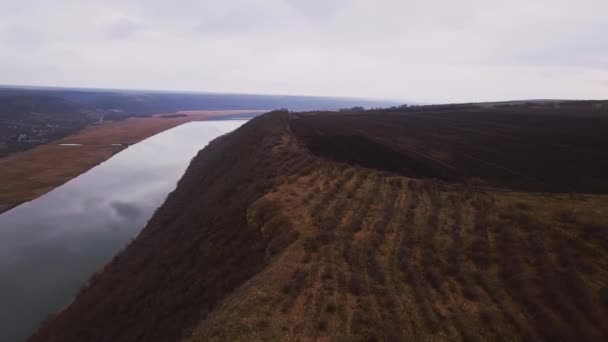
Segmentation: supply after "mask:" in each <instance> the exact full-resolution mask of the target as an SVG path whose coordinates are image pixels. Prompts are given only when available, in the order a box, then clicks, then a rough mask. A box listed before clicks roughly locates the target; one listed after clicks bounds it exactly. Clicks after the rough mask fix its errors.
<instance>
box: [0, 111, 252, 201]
mask: <svg viewBox="0 0 608 342" xmlns="http://www.w3.org/2000/svg"><path fill="white" fill-rule="evenodd" d="M253 112H264V111H253V110H223V111H187V112H180V114H184V115H186V116H183V117H176V118H162V117H160V115H156V116H154V117H148V118H128V119H125V120H121V121H104V122H103V123H101V124H98V125H93V126H89V127H87V128H85V129H84V130H82V131H80V132H78V133H76V134H73V135H70V136H68V137H65V138H63V139H60V140H57V141H53V142H51V143H48V144H46V145H41V146H38V147H35V148H33V149H31V150H28V151H25V152H20V153H16V154H13V155H10V156H8V157H6V158H2V159H0V213H2V212H4V211H7V210H9V209H11V208H13V207H15V206H17V205H19V204H21V203H24V202H27V201H31V200H32V199H34V198H36V197H38V196H40V195H43V194H45V193H47V192H49V191H50V190H52V189H54V188H55V187H57V186H59V185H61V184H63V183H65V182H67V181H69V180H70V179H72V178H75V177H77V176H79V175H80V174H82V173H84V172H86V171H87V170H89V169H90V168H92V167H93V166H95V165H98V164H100V163H101V162H103V161H105V160H107V159H108V158H110V157H111V156H112V155H114V154H116V153H118V152H120V151H121V150H123V149H124V148H126V147H127V146H129V145H132V144H135V143H137V142H139V141H141V140H143V139H146V138H148V137H151V136H153V135H155V134H158V133H160V132H162V131H165V130H167V129H170V128H173V127H176V126H179V125H181V124H183V123H186V122H190V121H198V120H206V119H210V118H213V117H222V116H230V115H238V114H245V113H253ZM60 144H79V145H82V146H69V145H68V146H65V145H64V146H62V145H60Z"/></svg>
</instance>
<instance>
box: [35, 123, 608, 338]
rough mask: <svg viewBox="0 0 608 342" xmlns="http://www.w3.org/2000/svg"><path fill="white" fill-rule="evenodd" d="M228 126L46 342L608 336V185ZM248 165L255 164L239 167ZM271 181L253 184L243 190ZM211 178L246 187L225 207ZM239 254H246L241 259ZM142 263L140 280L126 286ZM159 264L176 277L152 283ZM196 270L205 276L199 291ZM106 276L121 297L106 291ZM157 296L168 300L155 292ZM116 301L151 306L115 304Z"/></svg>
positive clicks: (50, 329) (49, 329) (51, 326)
mask: <svg viewBox="0 0 608 342" xmlns="http://www.w3.org/2000/svg"><path fill="white" fill-rule="evenodd" d="M280 122H282V121H280ZM260 125H261V123H260ZM261 127H263V126H261ZM248 128H252V127H248ZM251 131H253V132H255V131H256V130H253V129H252V130H251ZM237 132H238V131H237ZM229 137H230V139H226V142H225V144H224V142H223V141H217V144H216V146H215V148H211V149H206V150H204V151H203V152H202V153H201V154H199V156H198V157H197V158H196V159H195V161H194V163H193V166H192V167H191V168H190V172H188V173H187V175H189V177H186V179H187V180H188V179H189V178H190V177H192V179H190V180H188V183H183V184H182V185H183V186H181V187H178V191H176V193H177V195H174V196H171V197H170V199H169V200H168V201H167V203H166V204H165V205H164V206H163V208H161V209H160V210H159V212H158V213H157V215H155V218H154V219H153V221H152V223H151V224H150V225H149V226H148V227H147V228H146V230H145V232H146V234H145V235H144V236H143V237H142V236H140V237H139V238H138V239H136V241H135V242H134V246H133V247H130V248H128V249H127V250H126V251H125V253H124V255H122V256H121V257H122V259H121V260H119V261H115V262H113V263H112V266H113V267H115V268H117V269H120V270H122V274H121V275H120V276H119V275H116V276H115V278H114V279H112V278H111V277H110V275H106V276H103V275H102V277H101V278H100V279H98V280H97V281H95V280H93V281H92V282H91V289H92V290H89V291H93V292H90V294H88V295H87V294H85V295H83V296H82V297H81V298H77V299H76V301H75V304H73V305H72V306H71V307H70V308H69V309H68V311H69V312H68V313H62V314H60V315H59V316H58V318H55V319H54V320H52V321H51V322H49V323H48V325H47V326H46V327H45V329H44V330H42V332H43V333H44V334H47V335H44V334H43V335H40V336H39V339H38V340H40V341H42V340H44V339H43V337H45V336H53V334H54V333H55V334H57V335H55V336H69V334H71V333H73V334H75V333H74V331H77V332H78V333H80V336H86V335H87V334H88V335H89V336H98V335H99V333H100V332H101V333H102V334H103V333H107V331H108V330H107V329H110V330H111V331H112V332H114V333H115V334H116V335H113V336H114V337H116V338H115V340H117V341H119V340H129V337H134V336H143V337H141V340H144V339H145V337H149V338H150V337H151V336H171V337H175V336H177V335H179V336H180V337H181V338H182V339H183V340H186V341H236V340H241V341H244V340H247V341H299V340H305V341H309V340H320V341H335V340H338V341H340V340H342V341H375V340H377V341H401V340H449V341H465V340H466V341H473V340H507V341H512V340H513V341H518V340H532V341H534V340H572V339H573V337H574V336H578V337H579V338H580V339H582V340H605V339H606V337H608V329H607V328H606V327H608V305H607V304H606V303H607V302H608V246H607V244H606V236H608V235H607V234H608V216H607V215H606V213H605V211H606V208H608V196H606V195H585V196H572V195H568V194H557V193H554V194H547V193H538V192H506V191H489V190H479V189H473V188H470V187H467V186H464V185H459V184H445V183H442V182H439V181H436V180H428V179H412V178H406V177H402V176H396V175H392V174H387V173H385V172H381V171H378V170H374V169H365V168H362V167H357V166H348V165H345V164H341V163H338V162H329V161H327V160H323V159H320V158H314V157H312V156H311V155H310V153H309V152H308V151H307V150H306V149H304V148H302V147H303V146H302V145H301V144H300V142H299V141H298V140H297V139H295V137H293V136H292V135H291V134H290V132H288V131H287V132H285V134H284V135H282V136H281V139H277V138H276V136H274V140H273V141H266V140H265V139H263V138H260V139H258V140H256V143H255V144H252V143H251V141H249V140H247V143H246V144H245V146H243V145H241V144H239V142H238V140H236V138H235V136H233V135H230V136H229ZM266 144H267V145H266ZM218 146H220V147H221V148H220V147H218ZM237 147H238V149H239V151H235V150H234V149H235V148H237ZM241 149H242V150H241ZM246 149H251V151H252V152H254V153H255V158H253V157H251V158H250V157H249V154H246V153H243V150H246ZM227 154H229V155H232V154H235V155H239V156H241V157H242V158H247V162H246V163H245V164H244V165H242V164H238V165H237V166H239V167H233V168H228V169H227V170H229V172H230V175H229V176H227V177H221V176H220V175H222V176H223V174H221V173H222V172H223V171H224V170H223V169H222V168H223V166H224V164H223V163H219V162H218V163H219V164H215V163H212V164H210V163H211V162H210V161H209V159H205V158H211V156H213V155H218V156H219V157H218V158H223V159H222V160H224V159H225V160H231V159H230V156H227ZM311 158H312V159H311ZM225 160H224V161H225ZM236 160H237V161H239V162H240V161H241V159H239V158H237V159H236ZM205 161H207V163H205ZM249 163H251V164H249ZM310 165H313V167H310ZM203 166H205V167H203ZM210 166H215V167H210ZM304 166H306V167H304ZM250 170H253V171H250ZM271 170H274V171H277V170H279V171H280V172H278V173H277V174H275V175H273V174H271ZM252 172H254V173H255V174H253V173H252ZM241 173H243V174H244V175H245V176H247V177H246V178H243V179H241V178H240V176H239V177H236V176H235V174H236V175H241ZM241 176H242V175H241ZM245 176H243V177H245ZM254 176H255V181H254V180H253V177H254ZM268 178H269V179H270V181H269V183H268V184H269V185H268V186H267V187H263V188H262V190H260V191H258V192H255V194H250V193H248V192H245V193H241V192H239V190H238V189H246V186H249V187H255V186H256V184H257V183H259V182H265V181H267V180H268ZM235 180H236V181H235ZM218 183H220V184H221V186H222V187H221V189H222V192H221V193H224V190H225V188H224V187H226V188H227V189H232V190H231V191H232V192H231V193H232V194H233V195H236V194H238V196H236V197H232V200H231V199H230V198H229V199H227V200H226V201H227V202H226V203H229V204H231V207H229V208H224V207H222V206H221V205H220V206H219V207H218V205H217V204H216V202H217V199H218V197H217V193H219V190H217V188H216V187H218V186H220V185H218ZM187 185H190V186H187ZM199 187H200V188H201V189H205V191H199ZM193 196H194V197H195V198H196V199H197V200H196V201H193V200H192V198H193ZM244 196H246V197H244ZM243 198H244V199H243ZM249 201H250V202H249ZM235 203H236V204H235ZM237 204H238V206H237ZM213 205H215V207H213V208H210V207H209V206H213ZM184 207H185V208H187V209H184ZM233 207H234V208H233ZM233 209H234V210H233ZM216 210H217V211H216ZM237 210H240V211H237ZM566 211H567V212H568V214H567V215H566V216H564V215H561V214H559V215H556V213H562V212H566ZM201 213H202V214H201ZM218 213H221V215H220V214H218ZM241 214H242V215H244V216H246V218H247V219H248V220H247V222H246V223H242V222H240V221H239V220H240V218H241V217H240V215H241ZM564 218H567V219H564ZM191 219H192V220H194V221H195V224H190V222H189V220H191ZM224 221H225V222H224ZM184 231H187V233H188V234H187V235H184V236H182V237H181V238H178V237H176V236H179V235H180V234H182V232H184ZM256 234H258V235H260V238H259V239H256V238H255V236H256ZM163 237H164V239H163ZM168 240H170V241H171V243H170V244H169V245H168V244H167V243H168V242H167V241H168ZM220 242H223V243H224V244H219V243H220ZM227 242H230V243H231V244H230V245H227V244H226V243H227ZM155 243H156V245H155ZM166 246H171V247H172V248H167V249H163V248H165V247H166ZM176 246H180V248H177V247H176ZM252 246H255V253H253V252H251V251H250V249H253V247H252ZM155 247H156V248H155ZM159 249H163V251H164V252H163V253H164V254H163V255H162V256H159V255H158V250H159ZM245 252H248V253H249V254H247V253H245ZM127 256H129V257H127ZM255 256H257V258H258V259H255V258H254V257H255ZM241 257H243V258H246V261H250V262H249V263H247V262H245V261H240V263H237V262H235V261H234V259H239V258H241ZM133 258H135V259H137V260H138V261H139V264H133V260H135V259H133ZM169 258H170V260H172V261H173V263H169V267H164V266H165V265H166V263H168V261H167V260H169ZM255 260H257V262H254V261H255ZM262 260H263V262H262ZM134 265H135V266H134ZM137 265H139V266H142V269H141V270H138V269H137V267H136V266H137ZM143 265H145V267H143ZM135 270H138V272H139V273H138V274H139V276H138V278H136V279H137V280H139V281H140V283H137V284H136V285H133V283H130V282H129V281H128V280H129V279H131V278H133V277H132V276H131V275H130V272H134V271H135ZM166 272H171V273H172V274H173V275H174V276H175V277H177V278H176V279H171V281H168V282H159V283H157V282H155V280H156V279H157V278H155V277H154V276H156V277H159V278H161V279H165V277H166V274H165V273H166ZM235 275H239V276H242V277H241V278H238V279H236V280H234V276H235ZM224 277H231V278H230V279H231V280H234V281H231V282H224V281H223V279H224ZM218 281H220V282H222V286H223V287H222V288H221V290H219V289H217V288H216V287H217V285H216V282H218ZM190 282H194V283H197V284H198V283H201V284H202V285H201V286H200V287H197V288H194V289H192V286H191V285H190ZM120 283H123V284H125V285H123V286H120V285H117V284H120ZM110 285H112V286H116V288H114V287H110ZM104 286H105V287H104ZM108 289H113V290H112V291H113V295H114V296H115V297H114V298H113V299H112V300H110V301H108V300H103V299H100V298H104V296H105V293H106V292H105V291H104V290H108ZM134 293H137V294H141V295H140V296H135V297H134V296H133V294H134ZM94 294H96V296H97V297H95V295H94ZM160 295H163V296H166V297H162V298H166V302H165V301H157V298H158V297H159V296H160ZM140 297H141V298H140ZM97 303H102V304H104V305H105V306H106V309H105V310H106V311H101V308H100V307H98V306H96V304H97ZM116 303H118V304H121V305H125V306H128V307H129V308H130V309H132V310H134V311H136V310H138V308H140V307H141V306H142V305H143V306H145V305H148V306H150V309H149V310H141V311H140V312H139V314H140V315H141V316H129V315H127V314H122V313H118V314H120V315H121V316H112V315H111V313H114V311H112V310H114V309H113V308H114V307H115V304H116ZM146 308H148V307H146ZM172 310H173V311H172ZM174 311H175V312H174ZM165 312H167V313H168V314H167V315H163V313H165ZM157 313H160V316H154V315H155V314H157ZM83 314H87V315H89V316H88V320H85V319H82V318H80V315H83ZM179 318H181V320H180V319H179ZM145 319H149V320H148V321H146V320H145ZM153 319H156V320H153ZM150 322H154V323H155V324H153V325H150ZM62 324H64V325H63V327H64V328H63V330H62ZM117 324H124V325H125V328H124V330H122V331H121V330H120V329H119V327H117V326H116V325H117ZM65 327H72V330H69V329H66V328H65ZM138 329H139V330H138ZM136 334H139V335H136Z"/></svg>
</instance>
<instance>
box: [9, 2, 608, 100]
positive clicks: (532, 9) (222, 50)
mask: <svg viewBox="0 0 608 342" xmlns="http://www.w3.org/2000/svg"><path fill="white" fill-rule="evenodd" d="M0 8H3V11H2V12H0V83H9V84H41V85H64V86H93V87H112V88H120V87H123V88H144V89H146V88H154V89H177V90H200V91H227V92H248V93H288V94H304V95H328V96H361V97H376V98H389V99H401V100H408V99H409V100H413V101H432V102H442V101H473V100H499V99H509V98H546V97H550V98H556V97H566V98H606V97H608V91H607V89H606V86H605V84H606V80H608V62H607V61H608V40H606V39H605V37H606V35H608V21H606V20H605V18H604V17H605V13H607V12H608V2H606V1H604V0H536V1H533V2H530V1H524V0H512V1H508V2H505V1H498V0H463V1H458V2H454V1H447V0H427V1H422V0H409V1H406V0H379V1H374V2H370V1H366V0H325V1H321V0H308V1H303V0H233V1H220V0H204V1H195V0H182V1H175V2H166V1H161V0H147V1H144V0H123V1H118V0H106V1H102V0H89V1H78V2H76V1H71V0H56V1H53V2H52V4H51V3H49V2H47V1H42V0H23V1H20V2H15V1H9V0H0ZM33 23H35V25H34V24H33Z"/></svg>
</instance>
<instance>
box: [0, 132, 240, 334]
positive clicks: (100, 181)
mask: <svg viewBox="0 0 608 342" xmlns="http://www.w3.org/2000/svg"><path fill="white" fill-rule="evenodd" d="M245 122H246V120H223V121H201V122H191V123H187V124H184V125H181V126H178V127H175V128H172V129H170V130H167V131H165V132H162V133H160V134H157V135H155V136H153V137H150V138H148V139H146V140H144V141H141V142H139V143H137V144H135V145H132V146H130V147H128V148H126V149H125V150H123V151H121V152H120V153H118V154H116V155H114V156H113V157H112V158H110V159H108V160H107V161H105V162H103V163H102V164H100V165H98V166H96V167H94V168H92V169H91V170H89V171H87V172H86V173H84V174H82V175H80V176H79V177H77V178H74V179H72V180H70V181H69V182H67V183H65V184H64V185H62V186H60V187H58V188H56V189H54V190H52V191H51V192H49V193H47V194H45V195H43V196H41V197H39V198H37V199H35V200H33V201H31V202H28V203H24V204H22V205H20V206H18V207H16V208H13V209H12V210H10V211H7V212H5V213H3V214H2V215H0V341H22V340H25V339H26V338H27V337H28V336H29V335H30V334H31V333H32V332H33V331H34V330H35V329H36V328H37V327H38V325H39V324H40V322H41V321H42V320H43V319H45V318H46V317H47V316H48V315H49V314H51V313H53V312H56V311H58V310H61V309H62V308H63V307H65V306H66V305H68V304H69V303H70V301H71V300H72V298H73V297H74V295H75V294H76V292H77V291H78V289H79V288H80V287H81V286H82V285H83V284H84V283H85V282H86V281H87V279H88V278H89V277H90V276H91V275H92V274H93V272H95V271H96V270H97V269H99V268H100V267H101V266H103V265H104V264H105V263H106V262H108V261H109V260H110V259H111V257H112V256H113V255H114V254H116V253H117V252H118V251H119V250H120V249H122V248H124V246H125V245H126V244H127V243H128V242H129V241H130V240H131V239H133V238H135V237H136V236H137V234H138V233H139V231H140V230H141V229H142V228H143V227H144V226H145V225H146V223H147V221H148V220H149V219H150V217H151V216H152V214H153V213H154V211H155V210H156V208H158V207H159V206H160V205H161V204H162V202H163V201H164V199H165V198H166V196H167V194H168V193H169V192H171V191H172V190H173V189H174V188H175V185H176V183H177V181H178V180H179V178H180V177H181V176H182V174H183V173H184V171H185V169H186V168H187V166H188V164H189V162H190V160H191V159H192V158H193V157H194V156H195V155H196V153H197V152H198V151H199V150H200V149H201V148H203V147H204V146H205V145H207V143H209V141H211V140H213V139H214V138H216V137H218V136H220V135H222V134H225V133H228V132H230V131H232V130H234V129H236V128H238V127H239V126H240V125H242V124H243V123H245ZM65 148H80V147H79V146H65Z"/></svg>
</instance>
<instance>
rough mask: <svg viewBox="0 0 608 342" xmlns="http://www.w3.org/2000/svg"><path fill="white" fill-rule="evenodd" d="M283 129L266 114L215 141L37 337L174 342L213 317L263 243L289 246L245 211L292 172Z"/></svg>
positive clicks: (257, 262) (251, 267) (256, 262)
mask: <svg viewBox="0 0 608 342" xmlns="http://www.w3.org/2000/svg"><path fill="white" fill-rule="evenodd" d="M286 125H287V117H286V115H285V114H284V113H274V114H268V115H266V116H264V117H262V118H259V119H254V120H252V121H251V122H249V123H248V124H245V125H244V126H243V127H241V128H240V129H238V130H237V131H236V132H234V133H232V134H229V135H226V136H222V137H220V138H218V139H216V140H215V141H213V142H212V143H210V144H209V145H208V146H207V147H206V148H205V149H204V150H203V151H201V152H200V153H199V154H198V155H197V156H196V157H195V158H194V159H193V161H192V163H191V165H190V167H189V168H188V171H187V172H186V173H185V175H184V176H183V178H182V179H181V180H180V182H179V184H178V186H177V189H176V190H175V191H174V192H173V193H171V194H170V195H169V196H168V198H167V200H166V202H165V204H164V205H163V206H162V207H161V208H160V209H158V211H157V212H156V213H155V215H154V216H153V218H152V219H151V221H150V222H149V224H148V225H147V227H146V228H145V229H144V230H143V231H142V232H141V234H140V235H139V236H138V237H137V239H135V240H134V241H133V242H132V243H131V244H130V245H129V246H128V247H127V248H126V249H125V250H124V251H123V252H122V253H120V254H119V255H117V256H116V257H115V258H114V259H113V260H112V261H111V262H110V263H109V264H108V265H107V266H106V267H104V268H103V269H102V270H100V271H99V272H98V273H97V274H95V275H94V276H93V277H92V279H91V281H90V285H88V286H85V287H84V288H83V289H82V291H80V293H79V294H78V296H77V297H76V299H75V301H74V303H72V304H71V305H70V306H69V307H67V308H66V309H65V310H63V311H62V312H61V313H59V314H58V315H57V316H56V317H54V318H52V319H51V320H50V321H49V322H48V323H47V324H43V326H42V328H41V329H40V330H39V331H38V332H37V333H36V334H35V335H34V336H33V337H32V338H31V340H33V341H96V340H101V341H136V340H141V341H149V340H176V339H178V338H179V337H180V336H182V335H183V334H184V333H187V331H188V330H187V329H188V327H190V326H192V325H193V324H194V323H196V322H197V321H198V320H200V319H201V318H204V317H206V315H207V313H208V312H209V311H210V310H212V309H213V308H214V306H215V305H216V303H217V302H218V301H219V300H221V299H222V298H223V297H224V296H225V295H226V294H227V293H229V292H230V291H232V290H233V289H234V288H235V287H237V286H238V285H239V284H241V283H242V282H243V281H244V280H246V279H247V278H249V277H250V276H252V275H253V274H255V273H256V272H259V271H260V270H261V269H262V268H263V267H264V265H265V263H266V262H267V260H266V259H265V253H266V252H265V248H266V245H268V244H269V243H272V244H273V246H275V248H277V249H280V248H282V247H281V242H274V240H273V239H272V237H265V236H264V235H263V234H262V233H261V232H260V231H258V230H254V229H250V228H248V226H247V222H246V212H247V208H248V206H249V205H250V204H251V203H252V202H254V201H255V200H256V199H257V198H258V197H260V196H261V195H262V194H264V193H265V192H267V191H268V190H269V189H270V188H271V187H272V186H273V185H274V184H275V183H277V182H279V181H280V177H279V176H280V175H283V174H288V173H289V170H288V169H287V168H288V167H289V165H290V160H287V159H286V158H287V157H289V156H290V153H289V150H290V149H292V148H294V147H293V146H292V145H293V143H292V142H291V141H290V138H289V137H288V136H286V135H285V132H286V131H287V129H286ZM295 162H296V161H293V160H292V164H293V163H295ZM292 166H294V167H295V166H298V165H295V164H294V165H292ZM281 236H282V234H279V238H280V237H281ZM287 242H288V241H286V242H285V243H287Z"/></svg>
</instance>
